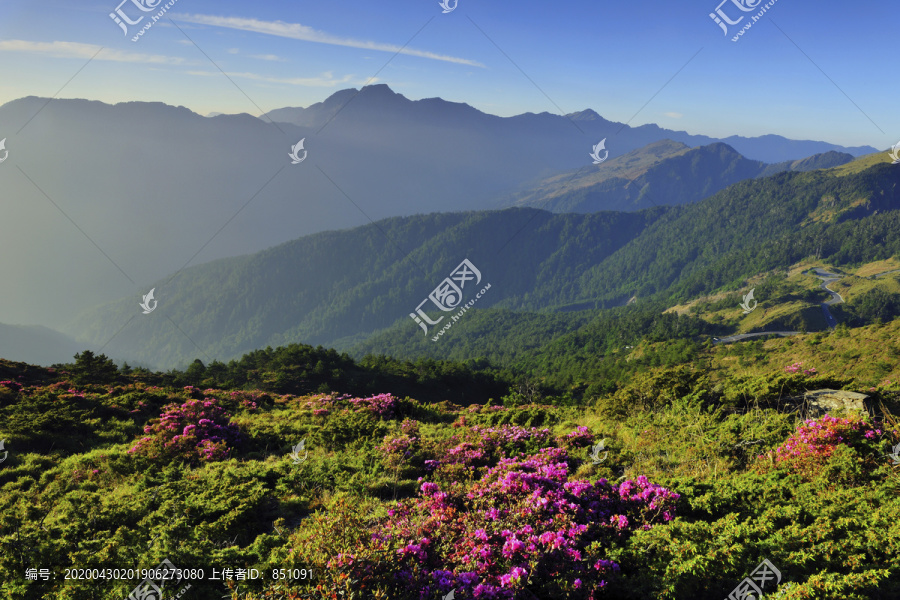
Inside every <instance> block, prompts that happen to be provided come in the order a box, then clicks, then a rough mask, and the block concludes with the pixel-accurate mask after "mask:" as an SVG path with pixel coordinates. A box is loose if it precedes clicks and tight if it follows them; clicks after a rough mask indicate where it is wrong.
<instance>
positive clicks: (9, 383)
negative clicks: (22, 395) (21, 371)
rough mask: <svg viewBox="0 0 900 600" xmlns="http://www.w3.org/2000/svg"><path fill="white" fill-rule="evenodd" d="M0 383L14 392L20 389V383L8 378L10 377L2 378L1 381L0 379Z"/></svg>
mask: <svg viewBox="0 0 900 600" xmlns="http://www.w3.org/2000/svg"><path fill="white" fill-rule="evenodd" d="M0 385H2V386H4V387H6V388H8V389H11V390H12V391H14V392H18V391H19V390H21V389H22V384H21V383H17V382H15V381H12V380H10V379H5V380H3V381H0Z"/></svg>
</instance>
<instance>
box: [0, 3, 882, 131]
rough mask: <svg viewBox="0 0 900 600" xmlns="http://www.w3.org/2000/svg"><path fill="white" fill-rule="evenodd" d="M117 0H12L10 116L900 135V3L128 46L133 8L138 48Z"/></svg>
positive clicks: (321, 18) (523, 18) (7, 32)
mask: <svg viewBox="0 0 900 600" xmlns="http://www.w3.org/2000/svg"><path fill="white" fill-rule="evenodd" d="M120 1H121V0H109V1H106V0H103V1H95V0H78V2H72V1H71V0H43V1H41V2H34V0H4V2H3V3H2V4H0V104H2V103H5V102H8V101H10V100H13V99H16V98H20V97H23V96H29V95H35V96H44V97H49V96H53V95H54V94H56V93H57V92H58V91H59V90H60V88H62V90H61V91H59V97H61V98H88V99H95V100H101V101H104V102H110V103H115V102H122V101H129V100H144V101H160V102H165V103H168V104H172V105H183V106H186V107H188V108H190V109H192V110H194V111H196V112H198V113H201V114H207V113H209V112H213V111H215V112H226V113H236V112H248V113H251V114H259V113H260V112H261V111H260V110H259V109H262V110H264V111H267V110H271V109H274V108H280V107H284V106H308V105H309V104H312V103H314V102H318V101H321V100H323V99H325V98H326V97H327V96H329V95H330V94H332V93H333V92H335V91H337V90H340V89H344V88H347V87H359V86H361V85H363V84H365V83H367V82H377V83H386V84H388V85H390V86H391V87H392V88H393V89H394V90H395V91H397V92H400V93H402V94H404V95H405V96H407V97H409V98H412V99H419V98H429V97H435V96H440V97H442V98H445V99H448V100H453V101H457V102H466V103H468V104H471V105H473V106H475V107H476V108H478V109H480V110H483V111H485V112H489V113H492V114H498V115H502V116H509V115H514V114H519V113H522V112H543V111H547V112H553V113H560V112H562V113H567V112H574V111H578V110H583V109H585V108H592V109H594V110H596V111H597V112H599V113H600V114H601V115H603V116H604V117H606V118H608V119H610V120H614V121H620V122H628V121H630V124H632V125H641V124H644V123H657V124H659V125H660V126H663V127H667V128H672V129H678V130H686V131H688V132H690V133H694V134H706V135H710V136H715V137H725V136H728V135H734V134H737V135H745V136H755V135H762V134H766V133H775V134H779V135H783V136H786V137H790V138H796V139H815V140H823V141H828V142H833V143H837V144H843V145H848V146H849V145H853V146H855V145H863V144H869V145H872V146H875V147H876V148H888V147H889V146H891V145H892V144H894V143H896V142H897V140H898V139H900V111H898V110H897V99H898V98H900V94H898V92H900V85H898V82H897V80H896V77H895V69H893V68H892V67H893V64H894V63H895V60H896V57H897V55H898V52H900V51H898V50H897V47H896V46H897V45H896V31H895V28H894V27H893V25H894V24H896V23H898V22H900V5H898V4H897V3H885V2H876V1H874V0H871V1H870V0H861V1H860V0H858V1H857V2H854V3H853V4H852V5H851V4H848V3H845V2H838V1H837V0H823V1H819V2H815V3H810V2H801V1H800V0H777V1H776V2H775V4H774V6H772V7H771V8H770V9H769V10H768V11H767V12H766V13H765V14H764V15H763V16H762V17H761V18H760V19H759V21H758V22H756V23H755V24H754V25H753V26H752V27H751V28H750V29H749V30H747V31H746V32H745V33H744V35H743V36H742V37H741V38H739V41H738V42H732V41H731V37H732V35H733V34H735V33H737V31H738V30H739V29H740V27H742V26H743V25H744V24H746V23H747V22H749V20H750V16H751V15H755V14H756V13H757V12H758V11H759V10H760V9H761V7H762V5H764V4H765V2H764V1H762V0H726V2H725V4H723V5H721V6H722V11H723V12H724V14H726V15H728V16H729V18H731V19H732V20H736V19H737V18H738V17H739V16H741V15H744V19H743V21H742V22H741V23H739V24H738V25H735V26H732V27H730V31H729V35H728V36H726V35H725V34H723V31H722V30H721V29H720V28H719V26H717V25H716V24H715V23H714V22H713V20H712V19H711V18H710V17H709V14H710V13H711V12H713V11H714V10H715V9H716V8H717V6H719V2H720V1H721V0H709V1H707V0H689V1H687V2H677V3H676V2H662V1H658V0H647V1H644V2H633V3H624V2H612V1H606V0H602V1H595V2H583V1H572V2H566V3H548V2H537V1H532V0H526V1H523V2H516V3H513V2H490V3H485V2H481V1H477V0H459V2H458V5H457V7H456V9H455V10H453V11H452V12H450V13H448V14H443V13H442V11H441V7H440V6H439V5H438V0H417V1H416V2H408V1H407V2H402V1H392V0H389V1H380V2H371V1H367V2H360V1H353V2H350V1H344V0H330V1H329V2H324V3H323V2H310V1H308V0H292V1H290V2H265V3H258V2H257V3H254V2H247V1H243V2H238V1H235V0H216V1H215V2H213V1H211V0H177V1H176V2H175V5H174V6H173V7H172V8H171V9H169V10H168V12H167V13H166V16H165V17H164V18H163V19H162V20H161V21H159V22H157V23H155V24H154V25H153V27H152V28H151V29H149V30H147V31H146V32H145V33H144V35H143V36H142V37H140V38H139V39H138V41H137V42H132V41H131V37H132V35H133V34H134V33H136V32H137V31H138V30H139V29H140V27H141V26H143V25H144V24H145V23H146V22H148V21H149V15H153V14H155V13H156V12H157V11H158V10H159V9H160V8H161V7H162V5H164V4H165V2H161V4H160V6H159V7H157V8H156V9H154V10H153V11H151V12H142V11H140V10H138V9H137V8H136V7H135V5H134V4H133V2H140V1H141V0H126V2H125V4H123V5H122V6H121V10H122V11H123V12H124V13H125V14H126V15H128V16H129V18H131V19H132V20H135V19H137V17H138V16H140V15H147V16H145V18H144V20H143V21H142V22H141V23H139V24H138V25H135V26H131V27H130V28H129V34H128V35H127V36H126V35H125V34H124V33H123V31H122V30H121V29H120V28H119V27H118V26H117V25H116V23H114V22H113V20H112V19H111V18H110V17H109V13H111V12H113V11H114V10H115V9H116V7H117V6H118V5H119V2H120ZM143 1H144V2H148V1H149V2H150V3H151V4H154V3H155V2H157V1H159V0H143ZM739 2H744V3H745V4H748V3H749V5H751V6H756V4H757V3H758V4H759V5H760V6H758V7H757V8H755V9H754V10H753V11H751V12H743V11H741V10H739V9H738V8H737V7H736V5H735V3H739ZM169 17H171V19H172V20H173V21H174V22H175V23H177V25H178V27H175V26H173V24H172V23H171V22H170V21H169V20H168V18H169ZM179 27H180V29H179ZM189 38H190V39H189ZM195 44H196V45H195ZM404 46H405V50H404V51H403V52H401V53H400V54H397V55H396V56H395V53H396V50H397V49H398V48H400V47H404ZM98 51H99V53H98ZM95 55H96V56H95ZM92 56H95V58H93V60H90V61H89V59H90V58H91V57H92ZM692 57H693V59H692ZM85 65H86V66H85ZM220 68H221V70H222V71H224V72H225V73H227V74H228V75H229V77H230V78H231V80H233V82H234V83H232V81H229V79H228V78H226V77H225V76H224V75H223V74H222V72H220V70H219V69H220ZM373 77H376V79H374V80H373V79H372V78H373ZM0 126H2V124H0ZM0 135H2V134H0Z"/></svg>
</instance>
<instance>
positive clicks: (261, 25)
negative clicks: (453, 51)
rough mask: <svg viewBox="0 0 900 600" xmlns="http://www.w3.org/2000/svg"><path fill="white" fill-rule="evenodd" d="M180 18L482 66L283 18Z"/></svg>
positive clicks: (217, 25)
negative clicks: (323, 29) (343, 35)
mask: <svg viewBox="0 0 900 600" xmlns="http://www.w3.org/2000/svg"><path fill="white" fill-rule="evenodd" d="M177 19H178V20H179V21H186V22H188V23H197V24H201V25H211V26H213V27H227V28H229V29H238V30H241V31H252V32H255V33H264V34H267V35H275V36H278V37H285V38H291V39H294V40H304V41H307V42H317V43H319V44H331V45H334V46H348V47H350V48H362V49H365V50H379V51H381V52H399V53H400V54H406V55H408V56H418V57H420V58H429V59H432V60H442V61H445V62H451V63H456V64H460V65H469V66H471V67H482V68H484V65H483V64H481V63H479V62H476V61H474V60H468V59H465V58H457V57H455V56H447V55H445V54H436V53H434V52H427V51H425V50H415V49H414V48H404V47H402V46H397V45H394V44H383V43H380V42H370V41H365V40H354V39H351V38H343V37H339V36H336V35H332V34H330V33H326V32H324V31H317V30H315V29H313V28H312V27H307V26H306V25H301V24H300V23H285V22H284V21H260V20H259V19H244V18H241V17H217V16H213V15H190V14H187V15H178V17H177Z"/></svg>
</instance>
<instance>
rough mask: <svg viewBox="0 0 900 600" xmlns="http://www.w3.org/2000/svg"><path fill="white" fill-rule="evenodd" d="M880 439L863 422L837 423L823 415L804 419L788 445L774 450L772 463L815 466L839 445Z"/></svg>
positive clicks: (875, 432) (878, 430) (853, 420)
mask: <svg viewBox="0 0 900 600" xmlns="http://www.w3.org/2000/svg"><path fill="white" fill-rule="evenodd" d="M879 435H881V430H880V429H871V428H870V427H869V425H868V424H867V423H866V422H865V421H863V420H862V419H839V418H837V417H832V416H831V415H825V416H824V417H821V418H819V419H807V420H806V421H805V422H804V423H803V424H802V425H800V427H798V428H797V431H795V432H794V434H793V435H791V437H789V438H788V439H787V441H786V442H785V443H784V444H782V445H781V446H779V447H778V448H776V449H775V461H776V462H779V463H784V462H787V463H789V464H792V465H796V466H803V465H810V464H813V463H818V462H819V461H821V460H822V459H827V458H828V457H829V456H831V454H832V453H833V452H834V449H835V448H836V447H837V446H838V445H839V444H848V445H852V444H854V443H857V442H860V441H862V440H863V439H873V438H875V437H876V436H879Z"/></svg>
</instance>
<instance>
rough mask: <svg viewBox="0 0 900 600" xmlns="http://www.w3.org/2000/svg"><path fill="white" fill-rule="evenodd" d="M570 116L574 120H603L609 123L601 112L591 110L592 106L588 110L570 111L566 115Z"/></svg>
mask: <svg viewBox="0 0 900 600" xmlns="http://www.w3.org/2000/svg"><path fill="white" fill-rule="evenodd" d="M566 116H567V117H568V118H570V119H572V120H573V121H603V122H606V123H608V122H609V121H607V120H606V119H604V118H603V117H601V116H600V115H599V114H597V113H596V112H594V111H593V110H591V109H590V108H588V109H586V110H582V111H580V112H574V113H569V114H567V115H566Z"/></svg>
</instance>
